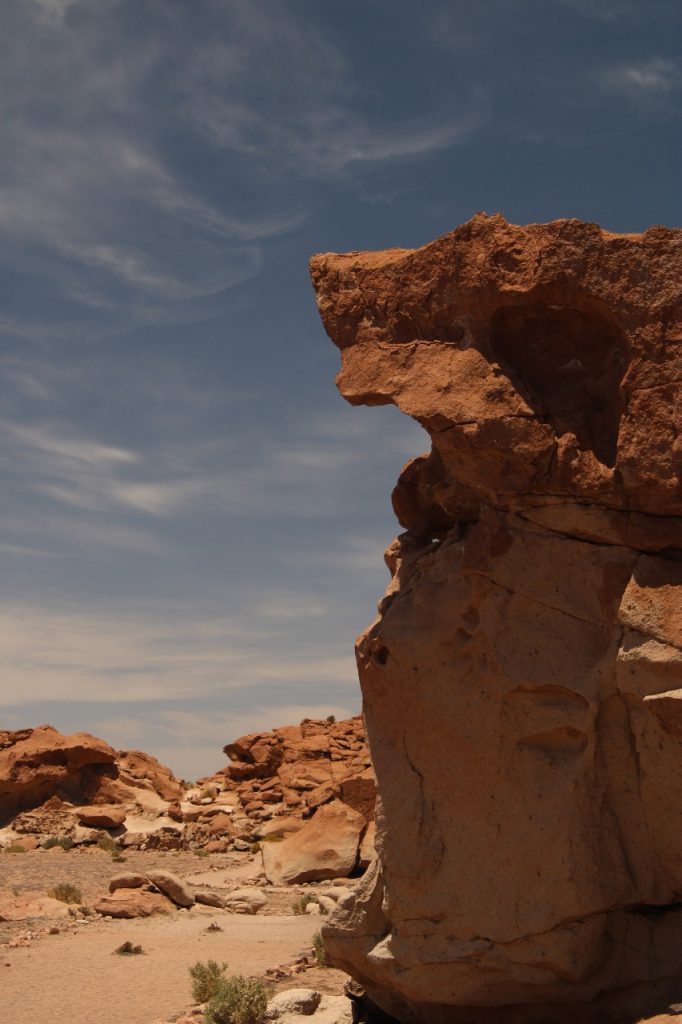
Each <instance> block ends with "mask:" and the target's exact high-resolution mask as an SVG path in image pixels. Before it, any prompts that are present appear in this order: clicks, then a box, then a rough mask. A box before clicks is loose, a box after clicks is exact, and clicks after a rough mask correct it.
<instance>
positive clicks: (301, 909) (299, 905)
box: [291, 893, 317, 915]
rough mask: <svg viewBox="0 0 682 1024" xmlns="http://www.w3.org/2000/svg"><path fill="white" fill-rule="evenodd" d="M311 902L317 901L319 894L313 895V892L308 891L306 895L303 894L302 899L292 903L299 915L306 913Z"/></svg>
mask: <svg viewBox="0 0 682 1024" xmlns="http://www.w3.org/2000/svg"><path fill="white" fill-rule="evenodd" d="M309 903H317V896H313V895H312V894H311V893H306V894H305V896H301V898H300V899H298V900H296V902H295V903H292V904H291V909H292V910H293V912H294V913H295V914H297V915H298V914H305V908H306V907H307V906H308V904H309Z"/></svg>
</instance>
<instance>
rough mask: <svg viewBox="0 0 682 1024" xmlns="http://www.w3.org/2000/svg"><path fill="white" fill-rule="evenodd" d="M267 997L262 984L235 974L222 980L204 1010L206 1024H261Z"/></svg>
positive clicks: (266, 1005)
mask: <svg viewBox="0 0 682 1024" xmlns="http://www.w3.org/2000/svg"><path fill="white" fill-rule="evenodd" d="M267 1008H268V997H267V993H266V991H265V987H264V986H263V984H262V982H260V981H256V980H255V979H251V978H244V977H242V975H241V974H235V975H233V976H232V977H230V978H224V979H223V980H222V981H221V982H220V984H219V986H218V991H217V992H216V994H215V995H214V996H213V997H212V999H211V1001H210V1002H209V1004H208V1006H207V1008H206V1016H205V1018H204V1020H205V1022H206V1024H262V1021H263V1018H264V1017H265V1011H266V1010H267Z"/></svg>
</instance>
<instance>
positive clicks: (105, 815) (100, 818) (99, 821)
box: [75, 804, 126, 828]
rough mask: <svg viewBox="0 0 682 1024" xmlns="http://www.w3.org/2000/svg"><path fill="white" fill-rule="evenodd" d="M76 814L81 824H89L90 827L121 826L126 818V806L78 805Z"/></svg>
mask: <svg viewBox="0 0 682 1024" xmlns="http://www.w3.org/2000/svg"><path fill="white" fill-rule="evenodd" d="M75 814H76V817H77V818H78V820H79V822H80V823H81V825H87V826H88V827H89V828H119V826H120V825H122V824H123V822H124V821H125V820H126V812H125V810H124V808H123V807H116V806H114V805H113V804H101V805H97V804H93V805H92V806H90V807H77V808H76V811H75Z"/></svg>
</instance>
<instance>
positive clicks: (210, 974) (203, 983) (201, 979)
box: [189, 960, 227, 1003]
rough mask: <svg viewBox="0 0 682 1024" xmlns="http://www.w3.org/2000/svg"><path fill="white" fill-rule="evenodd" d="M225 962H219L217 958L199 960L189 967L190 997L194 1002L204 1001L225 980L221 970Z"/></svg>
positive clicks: (212, 994)
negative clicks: (203, 962)
mask: <svg viewBox="0 0 682 1024" xmlns="http://www.w3.org/2000/svg"><path fill="white" fill-rule="evenodd" d="M226 968H227V964H225V963H223V964H219V963H218V961H217V960H207V961H206V963H205V964H202V962H201V961H200V960H197V962H196V963H195V964H194V966H193V967H190V969H189V973H190V976H191V978H192V997H193V999H194V1002H195V1003H206V1002H208V1000H209V999H210V998H211V997H212V996H214V995H215V994H216V992H217V991H218V986H219V985H220V984H221V983H222V982H223V981H224V980H225V979H224V978H223V972H224V971H225V970H226Z"/></svg>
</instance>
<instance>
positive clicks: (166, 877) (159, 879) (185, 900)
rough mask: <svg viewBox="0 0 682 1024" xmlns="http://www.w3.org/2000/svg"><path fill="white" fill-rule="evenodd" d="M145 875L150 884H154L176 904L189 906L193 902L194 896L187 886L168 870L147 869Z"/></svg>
mask: <svg viewBox="0 0 682 1024" xmlns="http://www.w3.org/2000/svg"><path fill="white" fill-rule="evenodd" d="M147 877H148V878H149V881H150V882H151V883H152V885H155V886H156V888H157V889H159V890H160V891H161V892H162V893H163V894H164V896H168V898H169V899H171V900H172V901H173V903H175V905H176V906H178V907H191V906H192V904H193V903H194V896H193V894H192V892H191V891H190V889H189V887H188V886H186V885H185V883H184V882H182V881H181V880H180V879H179V878H178V876H177V875H174V874H172V873H171V872H170V871H149V872H147Z"/></svg>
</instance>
